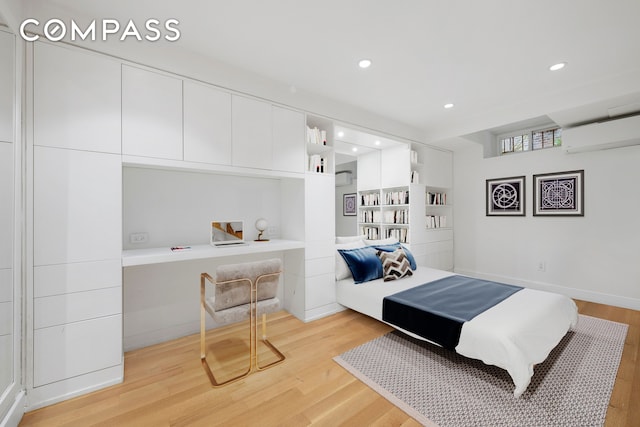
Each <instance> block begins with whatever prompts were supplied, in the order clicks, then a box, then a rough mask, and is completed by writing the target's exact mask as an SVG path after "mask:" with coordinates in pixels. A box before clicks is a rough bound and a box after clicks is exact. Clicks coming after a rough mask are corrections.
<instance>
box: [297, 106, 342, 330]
mask: <svg viewBox="0 0 640 427" xmlns="http://www.w3.org/2000/svg"><path fill="white" fill-rule="evenodd" d="M307 126H308V127H309V128H311V129H314V128H318V129H319V130H322V131H324V134H326V139H327V144H326V145H324V144H323V143H321V144H315V143H311V144H313V145H314V146H310V145H309V143H307V147H308V148H310V149H311V150H313V149H315V148H319V147H323V149H322V156H323V159H325V161H326V166H327V171H326V172H322V173H317V172H315V171H308V172H307V174H306V176H305V186H304V219H305V220H304V226H305V278H304V283H305V288H304V295H305V303H304V307H305V313H304V319H305V320H306V321H309V320H313V319H316V318H319V317H322V316H326V315H327V314H331V313H334V312H335V311H336V310H337V304H336V292H335V175H334V174H333V173H332V172H331V173H330V172H329V170H331V169H330V168H331V165H332V164H333V162H334V159H333V157H334V153H333V150H332V146H333V123H332V122H331V121H330V120H326V119H324V118H321V117H315V116H310V115H308V116H307ZM303 146H304V145H303ZM316 146H317V147H316ZM308 153H317V151H310V152H308Z"/></svg>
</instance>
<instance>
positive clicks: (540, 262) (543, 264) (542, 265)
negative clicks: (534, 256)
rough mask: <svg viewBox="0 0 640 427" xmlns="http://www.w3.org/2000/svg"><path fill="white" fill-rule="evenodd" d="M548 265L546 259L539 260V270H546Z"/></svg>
mask: <svg viewBox="0 0 640 427" xmlns="http://www.w3.org/2000/svg"><path fill="white" fill-rule="evenodd" d="M546 269H547V265H546V263H545V262H544V261H538V271H546Z"/></svg>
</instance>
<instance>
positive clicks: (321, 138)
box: [307, 126, 327, 145]
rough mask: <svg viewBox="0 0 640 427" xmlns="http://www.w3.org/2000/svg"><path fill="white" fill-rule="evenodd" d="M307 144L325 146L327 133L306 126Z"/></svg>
mask: <svg viewBox="0 0 640 427" xmlns="http://www.w3.org/2000/svg"><path fill="white" fill-rule="evenodd" d="M307 142H309V143H311V144H319V145H327V131H326V130H320V129H318V128H317V127H314V128H311V127H309V126H307Z"/></svg>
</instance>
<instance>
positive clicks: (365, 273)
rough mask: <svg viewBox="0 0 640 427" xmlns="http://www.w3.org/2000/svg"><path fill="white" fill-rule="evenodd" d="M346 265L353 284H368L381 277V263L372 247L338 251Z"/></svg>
mask: <svg viewBox="0 0 640 427" xmlns="http://www.w3.org/2000/svg"><path fill="white" fill-rule="evenodd" d="M338 252H340V255H342V258H344V261H345V262H346V263H347V266H348V267H349V270H351V274H352V275H353V281H354V283H363V282H368V281H369V280H375V279H379V278H381V277H382V262H380V258H378V255H377V252H378V251H377V250H376V248H374V247H373V246H365V247H364V248H356V249H338Z"/></svg>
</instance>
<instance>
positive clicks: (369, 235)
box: [360, 227, 380, 240]
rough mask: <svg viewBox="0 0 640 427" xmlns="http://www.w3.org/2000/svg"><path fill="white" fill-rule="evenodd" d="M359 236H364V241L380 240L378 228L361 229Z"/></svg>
mask: <svg viewBox="0 0 640 427" xmlns="http://www.w3.org/2000/svg"><path fill="white" fill-rule="evenodd" d="M360 234H361V235H363V236H365V237H364V238H365V239H369V240H377V239H379V238H380V237H379V236H380V229H379V228H378V227H361V228H360Z"/></svg>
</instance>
